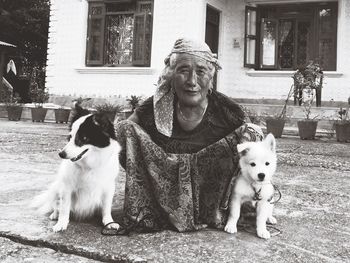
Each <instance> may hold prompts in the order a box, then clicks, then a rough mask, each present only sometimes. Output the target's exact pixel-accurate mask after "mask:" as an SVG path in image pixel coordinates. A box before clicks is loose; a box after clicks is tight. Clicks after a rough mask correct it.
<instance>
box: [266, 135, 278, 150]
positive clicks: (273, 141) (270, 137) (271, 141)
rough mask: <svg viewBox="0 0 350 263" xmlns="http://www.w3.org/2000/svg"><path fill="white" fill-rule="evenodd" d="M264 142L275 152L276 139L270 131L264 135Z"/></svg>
mask: <svg viewBox="0 0 350 263" xmlns="http://www.w3.org/2000/svg"><path fill="white" fill-rule="evenodd" d="M264 142H265V143H266V144H267V145H268V146H269V148H270V149H271V151H272V152H276V139H275V137H274V136H273V134H272V133H269V134H268V135H267V136H266V137H265V139H264Z"/></svg>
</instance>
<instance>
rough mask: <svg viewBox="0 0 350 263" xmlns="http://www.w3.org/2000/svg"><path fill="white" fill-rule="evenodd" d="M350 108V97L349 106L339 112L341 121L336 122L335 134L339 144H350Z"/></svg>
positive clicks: (349, 99)
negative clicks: (349, 116)
mask: <svg viewBox="0 0 350 263" xmlns="http://www.w3.org/2000/svg"><path fill="white" fill-rule="evenodd" d="M349 107H350V97H349V98H348V106H347V107H346V108H345V109H343V108H340V110H339V111H338V114H339V118H340V120H338V121H335V123H334V126H335V134H336V138H337V141H338V142H350V120H349V119H348V114H349Z"/></svg>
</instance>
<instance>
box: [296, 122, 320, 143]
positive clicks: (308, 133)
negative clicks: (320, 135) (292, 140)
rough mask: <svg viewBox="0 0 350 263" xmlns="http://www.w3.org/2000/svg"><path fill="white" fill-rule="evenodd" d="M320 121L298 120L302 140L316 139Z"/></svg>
mask: <svg viewBox="0 0 350 263" xmlns="http://www.w3.org/2000/svg"><path fill="white" fill-rule="evenodd" d="M317 123H318V121H315V120H302V121H298V129H299V136H300V139H302V140H314V139H315V135H316V130H317Z"/></svg>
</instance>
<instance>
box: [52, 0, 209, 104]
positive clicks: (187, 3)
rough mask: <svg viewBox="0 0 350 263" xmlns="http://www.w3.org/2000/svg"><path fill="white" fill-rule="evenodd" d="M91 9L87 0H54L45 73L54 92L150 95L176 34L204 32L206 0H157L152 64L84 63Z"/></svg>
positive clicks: (198, 33) (197, 36)
mask: <svg viewBox="0 0 350 263" xmlns="http://www.w3.org/2000/svg"><path fill="white" fill-rule="evenodd" d="M194 10H195V11H194ZM87 13H88V3H87V1H86V0H52V4H51V14H50V15H51V16H50V29H49V46H48V62H47V77H46V81H47V84H46V85H47V88H48V89H49V92H50V94H53V95H56V96H62V95H63V96H67V95H68V96H81V95H83V96H96V97H109V96H116V95H117V96H129V95H132V94H138V95H145V96H146V95H151V94H153V92H154V90H155V83H156V82H157V79H158V76H159V73H160V71H161V70H162V68H163V65H164V58H165V57H166V56H167V55H168V54H169V52H170V50H171V47H172V46H173V44H174V42H175V40H176V39H177V38H179V37H181V36H187V37H192V38H197V39H203V38H204V26H203V21H204V19H205V4H204V2H203V1H202V0H176V1H175V0H155V1H154V22H153V39H152V59H151V67H150V68H103V67H85V50H86V32H87Z"/></svg>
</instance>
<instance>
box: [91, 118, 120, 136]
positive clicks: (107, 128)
mask: <svg viewBox="0 0 350 263" xmlns="http://www.w3.org/2000/svg"><path fill="white" fill-rule="evenodd" d="M93 122H94V124H95V125H96V126H99V127H100V128H101V130H102V132H103V133H104V134H106V135H107V136H108V137H110V138H112V139H114V140H115V139H116V136H115V132H114V127H113V124H112V122H111V121H110V120H109V119H108V117H107V115H105V114H103V113H96V114H94V115H93Z"/></svg>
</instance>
